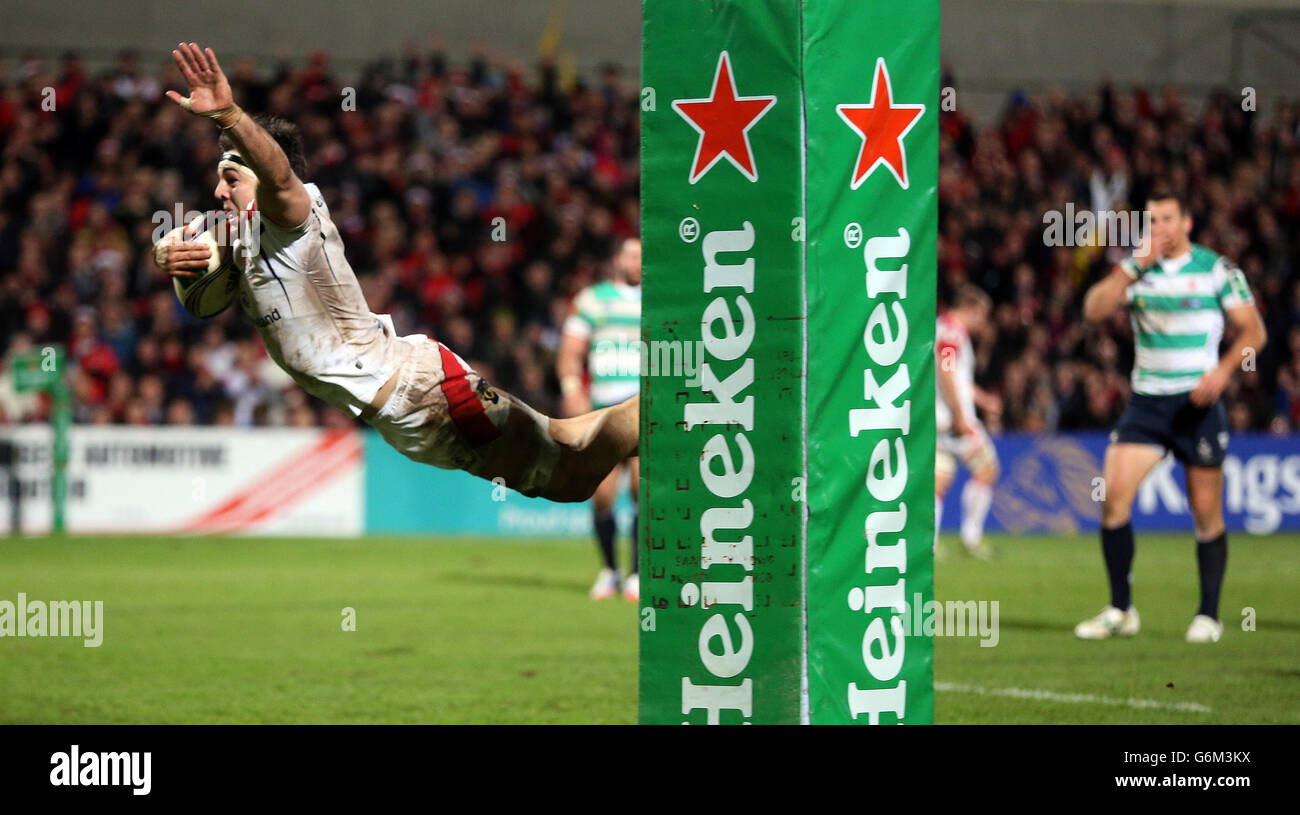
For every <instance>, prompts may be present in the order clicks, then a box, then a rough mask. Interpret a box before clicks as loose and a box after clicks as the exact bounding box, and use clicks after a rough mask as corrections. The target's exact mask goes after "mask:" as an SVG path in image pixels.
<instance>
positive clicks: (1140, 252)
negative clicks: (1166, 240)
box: [1133, 229, 1161, 269]
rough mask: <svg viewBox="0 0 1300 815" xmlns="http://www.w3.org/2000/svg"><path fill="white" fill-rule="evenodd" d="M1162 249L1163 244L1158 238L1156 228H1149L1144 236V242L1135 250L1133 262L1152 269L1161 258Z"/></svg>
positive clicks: (1139, 266) (1140, 267) (1141, 267)
mask: <svg viewBox="0 0 1300 815" xmlns="http://www.w3.org/2000/svg"><path fill="white" fill-rule="evenodd" d="M1160 249H1161V244H1160V241H1159V240H1158V239H1157V238H1156V235H1155V229H1148V230H1147V232H1146V234H1145V235H1143V236H1142V243H1141V244H1140V245H1139V246H1138V248H1137V250H1136V251H1134V252H1133V262H1134V263H1136V264H1137V265H1138V268H1139V269H1150V268H1151V267H1152V266H1154V265H1155V262H1156V261H1157V260H1159V259H1160Z"/></svg>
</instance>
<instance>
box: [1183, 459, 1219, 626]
mask: <svg viewBox="0 0 1300 815" xmlns="http://www.w3.org/2000/svg"><path fill="white" fill-rule="evenodd" d="M1187 503H1188V504H1189V505H1190V506H1191V510H1192V521H1193V523H1194V524H1195V525H1196V567H1197V572H1198V573H1199V575H1200V578H1201V604H1200V607H1199V608H1197V610H1196V616H1195V617H1193V618H1192V624H1191V627H1189V628H1188V629H1187V641H1188V642H1218V640H1219V637H1220V636H1221V635H1222V634H1223V624H1222V623H1221V622H1219V592H1220V590H1221V589H1222V588H1223V575H1224V572H1225V571H1227V567H1228V532H1227V527H1226V526H1225V525H1224V523H1223V468H1222V467H1188V468H1187Z"/></svg>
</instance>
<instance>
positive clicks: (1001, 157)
mask: <svg viewBox="0 0 1300 815" xmlns="http://www.w3.org/2000/svg"><path fill="white" fill-rule="evenodd" d="M944 85H945V86H956V87H957V88H958V98H960V85H959V83H956V82H955V81H954V79H953V78H952V77H951V76H946V77H945V79H944ZM1253 101H1255V100H1254V99H1253V96H1251V95H1247V94H1238V95H1234V94H1230V93H1228V92H1224V91H1221V92H1216V93H1213V94H1211V96H1210V97H1209V98H1208V99H1207V100H1206V102H1205V104H1204V105H1203V106H1201V107H1202V108H1203V109H1198V110H1193V109H1191V108H1190V107H1189V106H1188V105H1187V104H1185V103H1184V102H1183V100H1182V99H1181V98H1180V95H1179V93H1178V91H1177V90H1176V89H1173V88H1164V89H1161V90H1160V91H1159V92H1157V93H1153V92H1150V91H1147V90H1144V89H1141V88H1136V89H1121V88H1118V87H1116V86H1115V85H1113V84H1110V83H1104V84H1102V85H1101V86H1100V87H1099V88H1098V89H1097V90H1096V91H1095V92H1094V93H1091V94H1086V95H1075V96H1069V95H1066V94H1065V93H1063V92H1059V91H1056V92H1049V93H1046V94H1044V95H1042V96H1041V97H1035V98H1029V97H1026V96H1025V95H1023V94H1019V93H1016V94H1012V95H1011V97H1010V98H1009V99H1008V101H1007V104H1006V106H1005V108H1004V110H1003V111H1002V113H1001V115H1000V116H999V117H998V119H997V121H996V122H994V123H992V124H991V125H990V126H987V127H976V126H974V125H973V124H972V123H971V121H970V120H969V119H968V118H967V117H966V116H965V115H964V114H963V113H962V112H961V111H960V109H958V110H956V111H951V112H947V113H944V114H943V115H942V116H941V117H940V156H939V298H940V302H943V301H944V298H945V293H946V292H947V291H950V290H951V289H952V287H953V286H954V284H956V283H959V282H961V281H965V280H969V281H971V282H973V283H975V284H977V285H979V286H980V287H982V288H983V289H985V290H986V291H988V292H989V293H990V294H991V295H992V299H993V302H994V313H993V317H992V319H991V321H990V322H991V324H990V325H989V326H987V328H986V330H984V331H983V332H980V336H979V337H978V338H977V340H976V343H975V345H976V355H977V359H978V362H977V382H978V384H980V385H981V386H982V387H984V388H986V389H987V390H989V391H991V392H993V393H994V394H996V395H997V396H999V397H1000V399H1001V403H1002V411H1001V413H1000V415H998V414H995V415H989V416H985V419H986V420H987V421H988V423H989V426H990V429H991V430H994V431H996V430H998V429H1010V430H1027V431H1038V430H1055V429H1060V430H1100V429H1109V428H1111V427H1113V426H1114V425H1115V423H1116V421H1117V420H1118V418H1119V415H1120V413H1121V412H1122V411H1123V408H1124V406H1125V404H1126V403H1127V401H1128V395H1129V373H1128V372H1129V371H1130V370H1131V368H1132V362H1133V336H1132V330H1131V328H1130V324H1129V318H1128V314H1127V312H1126V311H1121V312H1120V313H1119V314H1117V315H1116V316H1115V317H1114V318H1113V319H1112V320H1110V321H1109V322H1108V323H1107V324H1105V325H1103V326H1091V325H1088V324H1086V323H1084V322H1083V321H1082V319H1081V317H1080V315H1081V306H1082V299H1083V294H1084V292H1085V291H1086V290H1087V288H1088V287H1089V286H1090V285H1091V284H1092V283H1094V282H1096V281H1097V280H1099V279H1101V278H1102V277H1103V276H1105V275H1107V274H1109V273H1110V270H1111V268H1112V266H1113V264H1114V262H1115V261H1117V260H1119V259H1121V258H1122V257H1124V255H1125V254H1127V252H1126V251H1124V250H1123V249H1120V248H1118V247H1114V246H1111V247H1102V246H1097V245H1095V244H1096V241H1092V242H1091V243H1092V245H1083V246H1078V245H1075V246H1070V245H1049V243H1052V241H1048V240H1046V239H1045V238H1046V237H1048V234H1049V233H1048V222H1047V221H1046V220H1045V217H1044V216H1045V213H1051V212H1056V213H1060V214H1061V215H1062V216H1064V215H1066V214H1068V211H1067V209H1066V207H1067V204H1071V203H1072V204H1073V208H1074V211H1080V210H1089V211H1092V212H1128V211H1132V210H1141V209H1142V208H1143V206H1144V204H1145V202H1146V196H1147V194H1148V193H1149V192H1150V191H1151V190H1152V189H1153V188H1155V187H1157V186H1159V187H1162V188H1172V189H1173V190H1175V191H1177V192H1178V193H1179V194H1180V195H1182V196H1183V197H1184V198H1185V200H1186V201H1187V203H1188V206H1189V208H1190V210H1191V215H1192V220H1193V230H1192V240H1193V241H1195V242H1197V243H1200V244H1203V245H1204V246H1206V247H1208V248H1210V249H1212V250H1214V251H1216V252H1219V253H1220V254H1223V255H1226V256H1227V257H1228V258H1229V259H1231V260H1233V261H1235V262H1236V263H1237V264H1238V265H1240V266H1241V268H1242V270H1243V271H1244V272H1245V275H1246V278H1247V280H1248V281H1249V283H1250V286H1251V289H1252V291H1253V292H1254V294H1255V298H1256V301H1257V304H1258V306H1259V309H1260V311H1261V313H1262V315H1263V317H1264V321H1265V323H1266V327H1267V329H1268V333H1269V343H1268V346H1267V347H1266V348H1265V349H1264V350H1263V351H1262V352H1261V353H1259V354H1257V355H1254V356H1251V357H1249V358H1246V359H1243V360H1242V363H1243V370H1242V372H1241V373H1240V374H1238V375H1237V376H1236V377H1234V379H1233V381H1232V384H1231V385H1230V386H1229V387H1228V390H1227V391H1226V392H1225V395H1224V396H1225V400H1226V404H1227V405H1228V409H1229V410H1228V413H1229V422H1230V425H1231V427H1232V428H1233V429H1235V430H1247V429H1255V430H1269V431H1271V432H1274V433H1279V434H1282V433H1289V432H1292V431H1294V430H1296V429H1297V428H1300V266H1298V265H1297V263H1298V262H1300V143H1298V141H1297V139H1300V103H1297V102H1290V101H1285V100H1282V101H1279V100H1269V101H1268V102H1267V107H1268V110H1267V111H1266V112H1261V113H1256V112H1254V111H1251V110H1245V109H1243V108H1244V107H1250V105H1251V103H1252V102H1253ZM958 108H960V106H958ZM1065 223H1066V225H1067V230H1069V231H1074V228H1073V227H1074V223H1077V221H1076V222H1073V223H1072V222H1071V221H1068V220H1067V221H1066V222H1065ZM1084 237H1086V236H1084ZM1074 242H1075V241H1054V243H1057V244H1059V243H1074ZM1085 242H1087V241H1085ZM1229 330H1230V329H1229ZM1225 347H1226V346H1225Z"/></svg>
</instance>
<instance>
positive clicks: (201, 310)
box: [164, 216, 239, 320]
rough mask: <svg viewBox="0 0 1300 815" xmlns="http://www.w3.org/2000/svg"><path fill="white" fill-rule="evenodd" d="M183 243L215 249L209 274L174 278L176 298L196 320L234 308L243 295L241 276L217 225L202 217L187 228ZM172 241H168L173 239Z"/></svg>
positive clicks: (209, 265)
mask: <svg viewBox="0 0 1300 815" xmlns="http://www.w3.org/2000/svg"><path fill="white" fill-rule="evenodd" d="M179 236H180V238H181V240H184V241H189V242H193V243H202V244H205V245H207V247H208V248H209V249H210V250H212V255H211V256H210V257H209V258H208V268H207V271H205V272H203V273H202V274H200V275H199V276H198V277H173V278H172V285H173V287H175V289H176V297H177V298H179V299H180V301H181V305H182V306H184V307H185V310H186V311H188V312H189V313H190V314H193V315H194V316H195V317H200V318H202V319H205V320H206V319H207V318H209V317H215V316H217V315H218V314H220V313H221V312H223V311H225V310H226V309H227V308H229V307H230V304H231V303H233V302H234V301H235V295H236V294H238V293H239V275H237V274H235V267H234V264H232V263H231V262H230V247H229V246H222V245H221V244H220V243H218V241H217V237H216V226H215V225H214V226H212V227H206V216H200V217H198V218H195V219H194V220H193V221H190V223H189V224H188V225H186V226H185V227H183V228H182V229H181V230H180V232H179ZM169 239H170V238H169V237H168V238H164V240H169Z"/></svg>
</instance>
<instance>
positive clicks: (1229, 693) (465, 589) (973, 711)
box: [0, 533, 1300, 724]
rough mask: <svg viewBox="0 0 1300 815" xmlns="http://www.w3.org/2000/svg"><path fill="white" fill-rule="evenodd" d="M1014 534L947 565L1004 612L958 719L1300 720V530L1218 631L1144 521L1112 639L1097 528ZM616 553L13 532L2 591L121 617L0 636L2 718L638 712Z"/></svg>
mask: <svg viewBox="0 0 1300 815" xmlns="http://www.w3.org/2000/svg"><path fill="white" fill-rule="evenodd" d="M994 543H995V545H996V546H997V547H998V548H999V550H1000V552H1001V555H1002V557H1001V559H1000V560H997V561H993V562H983V561H975V560H971V559H968V558H965V557H963V556H960V555H956V554H953V555H951V556H950V557H949V558H948V559H946V560H944V561H942V562H940V563H939V564H938V566H937V584H938V586H937V597H938V599H940V600H985V601H993V600H997V601H998V603H999V623H1000V632H999V634H1000V639H999V643H998V645H997V646H996V647H993V648H981V647H980V646H979V641H978V639H976V638H940V639H938V640H936V647H935V673H936V681H937V683H938V687H939V690H938V692H937V700H936V718H937V720H938V721H940V722H944V723H984V722H1000V723H1005V722H1016V723H1022V722H1023V723H1046V722H1080V723H1084V722H1086V723H1099V722H1115V723H1146V722H1153V723H1180V722H1186V723H1229V722H1230V723H1238V722H1251V723H1259V722H1289V723H1297V722H1300V681H1298V680H1300V592H1297V587H1298V586H1300V541H1296V540H1294V539H1292V538H1290V537H1286V536H1275V537H1268V538H1254V537H1249V536H1246V535H1244V534H1239V535H1235V536H1232V539H1231V543H1230V547H1231V548H1230V554H1229V563H1228V578H1227V585H1226V587H1225V590H1224V598H1223V607H1222V613H1221V617H1222V619H1223V620H1224V623H1225V626H1226V629H1227V630H1226V631H1225V633H1224V637H1223V640H1222V641H1221V642H1219V643H1218V644H1216V645H1203V646H1193V645H1189V644H1187V643H1185V642H1183V640H1182V636H1183V632H1184V630H1185V629H1186V626H1187V624H1188V623H1189V622H1190V621H1191V617H1192V614H1193V613H1194V612H1195V607H1196V599H1197V592H1196V564H1195V559H1194V554H1193V546H1194V545H1193V543H1192V541H1191V538H1190V535H1177V536H1156V535H1143V534H1140V533H1139V536H1138V555H1137V560H1136V563H1135V578H1134V600H1135V602H1136V604H1137V607H1138V609H1139V611H1140V612H1141V614H1142V622H1143V631H1142V634H1141V635H1140V636H1139V637H1137V638H1135V639H1133V640H1124V641H1108V642H1080V641H1078V640H1075V639H1074V637H1073V636H1072V634H1071V629H1072V627H1073V626H1074V624H1075V623H1076V622H1078V621H1079V620H1081V619H1083V618H1084V617H1086V616H1090V615H1092V614H1094V613H1096V612H1097V611H1098V610H1099V609H1100V608H1101V606H1102V605H1104V604H1105V601H1106V594H1105V585H1104V577H1103V572H1102V567H1101V559H1100V552H1099V546H1098V544H1097V542H1096V539H1095V538H1094V537H1093V536H1084V537H1080V538H1076V539H1068V538H1066V539H1062V538H1052V537H1013V538H1011V537H1008V538H998V539H995V540H994ZM952 549H953V547H951V546H950V547H949V550H950V551H951V550H952ZM596 565H597V563H596V555H595V552H594V546H593V545H592V544H591V543H589V542H587V541H583V540H579V541H574V540H568V541H535V540H528V541H523V540H512V541H493V540H477V541H476V540H465V539H454V540H453V539H437V540H426V539H416V538H407V539H403V538H369V539H362V540H345V541H336V540H325V541H302V540H278V539H248V538H223V539H186V540H177V539H162V538H154V539H134V538H131V539H128V538H73V539H65V540H55V539H26V540H21V541H0V600H9V601H10V602H15V601H16V600H17V595H18V593H19V592H24V593H25V594H26V595H27V597H28V599H29V600H102V601H103V602H104V618H105V622H104V642H103V645H102V646H101V647H99V648H85V647H83V645H82V641H81V640H80V639H55V638H10V637H4V638H0V690H2V691H3V692H2V693H0V723H17V722H23V723H31V722H38V723H44V722H56V723H248V722H254V723H370V722H421V723H423V722H438V723H565V722H571V723H602V724H603V723H633V722H635V720H636V683H637V665H636V648H637V615H636V609H635V607H634V606H633V605H632V604H629V603H625V602H623V601H622V600H610V601H606V602H603V603H593V602H591V601H589V600H588V599H587V588H588V586H589V584H590V581H591V579H592V578H593V576H594V574H595V569H596ZM1243 607H1252V608H1254V610H1255V627H1256V630H1255V631H1253V632H1246V631H1243V630H1242V627H1241V623H1242V620H1243V617H1242V614H1241V609H1242V608H1243ZM345 608H351V609H353V610H355V615H356V617H355V619H356V630H355V631H351V632H349V631H344V630H342V625H341V623H342V621H343V610H344V609H345Z"/></svg>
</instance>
